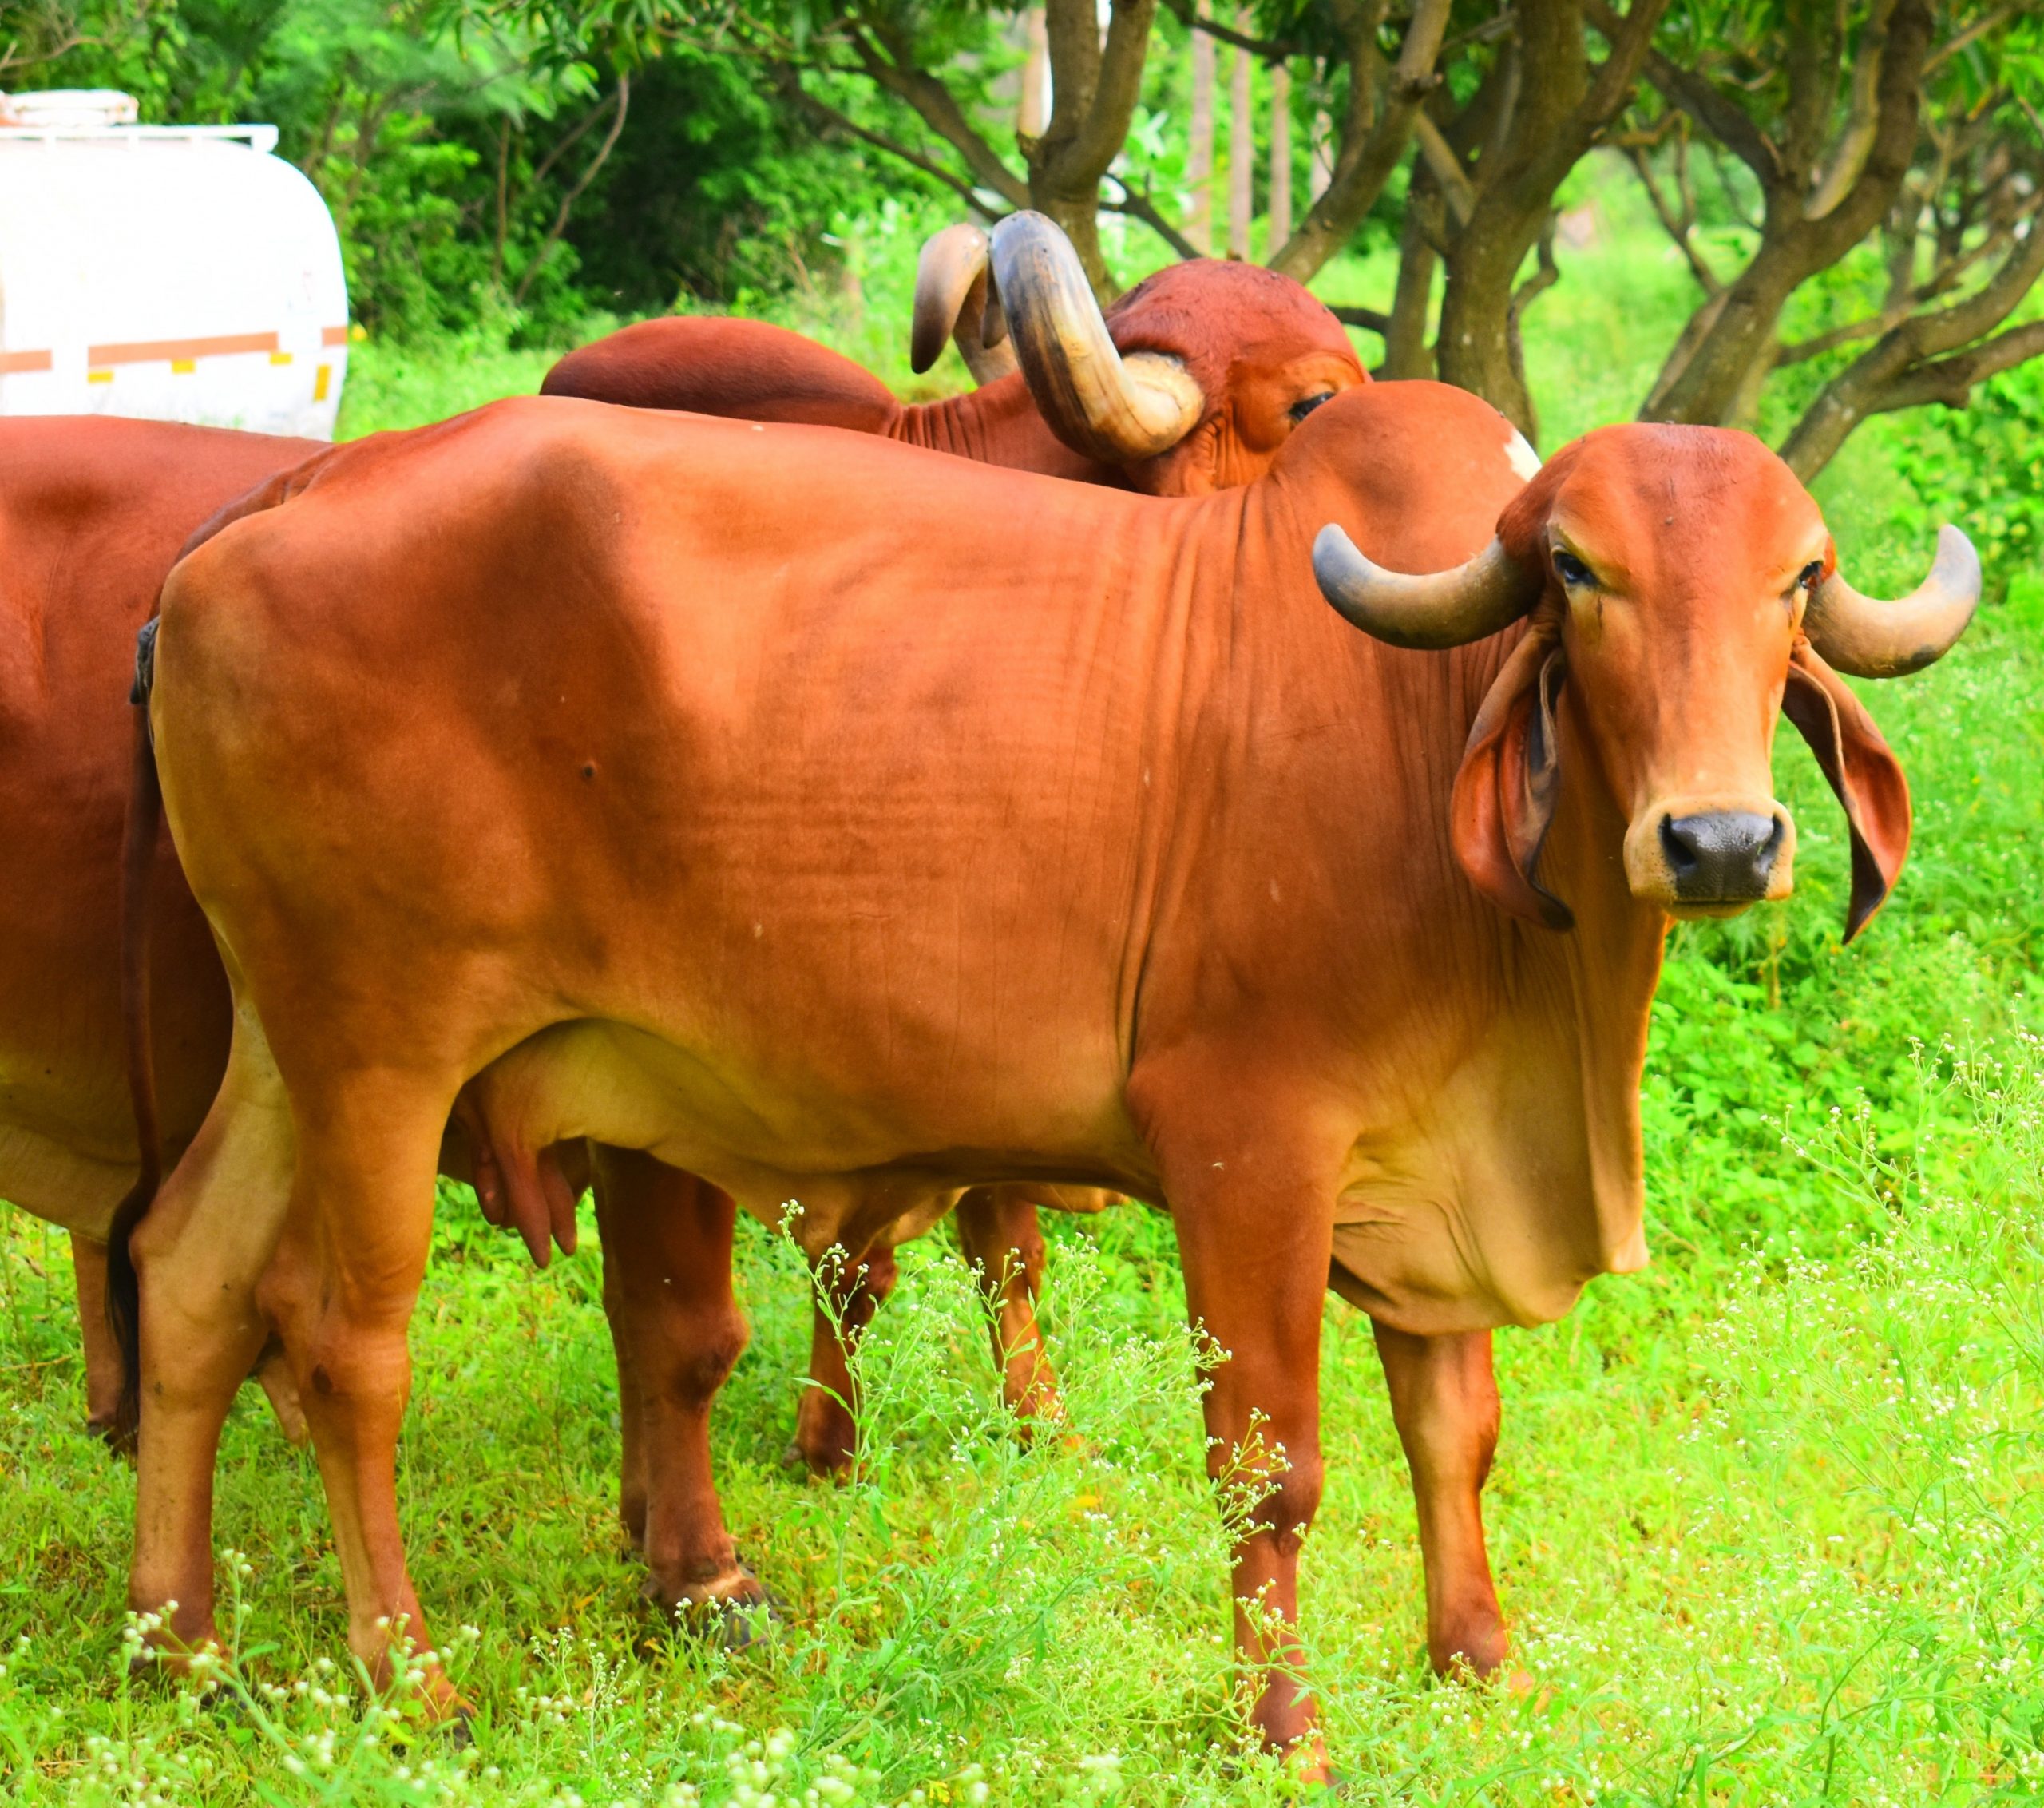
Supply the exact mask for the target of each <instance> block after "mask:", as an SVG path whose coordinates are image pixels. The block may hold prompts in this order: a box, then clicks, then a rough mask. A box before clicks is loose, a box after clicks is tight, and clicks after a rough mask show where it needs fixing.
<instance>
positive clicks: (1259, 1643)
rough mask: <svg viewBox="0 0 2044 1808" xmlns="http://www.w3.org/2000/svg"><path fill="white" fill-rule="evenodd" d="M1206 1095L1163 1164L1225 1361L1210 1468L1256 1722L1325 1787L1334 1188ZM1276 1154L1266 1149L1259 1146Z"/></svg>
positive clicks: (1193, 1308) (1192, 1278)
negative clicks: (1302, 1586)
mask: <svg viewBox="0 0 2044 1808" xmlns="http://www.w3.org/2000/svg"><path fill="white" fill-rule="evenodd" d="M1215 1096H1217V1092H1216V1091H1214V1090H1205V1089H1202V1093H1201V1094H1200V1095H1199V1096H1198V1099H1197V1100H1196V1101H1195V1108H1194V1109H1193V1110H1192V1111H1190V1112H1188V1113H1187V1114H1186V1116H1187V1119H1188V1120H1189V1122H1190V1124H1191V1125H1192V1127H1193V1128H1191V1130H1190V1132H1189V1133H1188V1134H1187V1135H1186V1143H1187V1144H1188V1145H1189V1147H1187V1148H1186V1149H1185V1150H1184V1151H1183V1152H1182V1153H1181V1152H1174V1153H1177V1159H1176V1160H1169V1159H1167V1160H1165V1161H1164V1163H1163V1178H1164V1187H1165V1194H1166V1197H1167V1199H1169V1201H1170V1204H1171V1217H1172V1220H1173V1222H1174V1223H1175V1226H1176V1227H1177V1231H1178V1247H1179V1250H1180V1251H1181V1253H1182V1255H1183V1256H1184V1259H1185V1281H1186V1306H1187V1309H1188V1310H1189V1311H1190V1314H1191V1316H1192V1318H1193V1322H1194V1324H1195V1325H1198V1326H1201V1327H1202V1328H1203V1329H1204V1330H1205V1332H1206V1336H1207V1337H1208V1338H1210V1339H1211V1340H1212V1344H1213V1346H1218V1350H1221V1351H1225V1352H1226V1354H1225V1356H1224V1357H1222V1359H1221V1360H1220V1362H1219V1364H1218V1367H1217V1368H1216V1369H1215V1370H1214V1376H1213V1382H1212V1385H1211V1386H1210V1387H1209V1388H1208V1390H1207V1393H1206V1402H1205V1408H1206V1431H1207V1445H1208V1447H1207V1470H1208V1473H1209V1474H1210V1475H1211V1476H1212V1477H1213V1478H1214V1482H1215V1484H1216V1485H1217V1486H1218V1488H1219V1489H1221V1491H1222V1498H1223V1509H1224V1511H1226V1512H1227V1513H1229V1514H1230V1518H1231V1519H1234V1517H1235V1516H1236V1515H1237V1514H1238V1513H1239V1514H1240V1515H1241V1517H1240V1519H1239V1521H1237V1523H1238V1524H1239V1525H1241V1527H1242V1537H1241V1539H1240V1540H1239V1542H1238V1544H1236V1546H1235V1552H1234V1600H1235V1649H1236V1652H1237V1655H1238V1659H1239V1660H1240V1662H1241V1664H1242V1671H1243V1675H1244V1679H1245V1681H1246V1683H1247V1685H1248V1689H1249V1692H1250V1723H1251V1724H1252V1725H1253V1726H1254V1727H1255V1728H1256V1729H1257V1731H1258V1732H1259V1733H1260V1734H1261V1735H1262V1737H1263V1739H1264V1740H1265V1742H1266V1743H1267V1744H1269V1745H1270V1746H1272V1747H1279V1748H1289V1749H1290V1750H1291V1751H1292V1753H1293V1762H1294V1763H1295V1764H1296V1765H1297V1767H1298V1770H1299V1773H1300V1774H1301V1776H1302V1777H1303V1778H1305V1779H1306V1780H1309V1781H1313V1780H1317V1781H1325V1779H1326V1775H1327V1761H1326V1754H1325V1750H1324V1748H1323V1747H1322V1746H1321V1741H1320V1738H1319V1735H1318V1734H1317V1731H1315V1727H1314V1723H1315V1719H1316V1712H1315V1709H1314V1705H1313V1697H1312V1695H1311V1694H1310V1693H1309V1691H1308V1690H1307V1688H1306V1686H1305V1682H1304V1680H1303V1679H1302V1677H1301V1672H1300V1650H1299V1644H1298V1639H1297V1632H1296V1631H1295V1628H1296V1627H1297V1622H1298V1576H1299V1552H1300V1549H1301V1546H1302V1545H1303V1544H1304V1543H1305V1534H1306V1529H1307V1528H1308V1527H1309V1525H1311V1524H1312V1522H1313V1513H1314V1512H1315V1510H1316V1509H1317V1508H1318V1506H1319V1505H1320V1493H1321V1454H1320V1324H1321V1295H1322V1294H1323V1293H1324V1292H1325V1289H1326V1284H1327V1265H1328V1258H1329V1252H1330V1251H1331V1249H1332V1247H1333V1198H1334V1187H1333V1181H1332V1178H1331V1176H1316V1175H1313V1174H1311V1172H1310V1170H1309V1168H1306V1167H1305V1164H1301V1165H1300V1166H1298V1167H1294V1168H1290V1170H1289V1172H1286V1166H1285V1164H1284V1163H1283V1162H1282V1161H1281V1160H1280V1159H1272V1158H1271V1157H1270V1156H1269V1155H1267V1154H1266V1152H1265V1148H1267V1146H1268V1139H1267V1137H1265V1136H1261V1135H1259V1134H1258V1131H1259V1130H1260V1129H1261V1128H1262V1123H1264V1122H1268V1121H1269V1120H1270V1119H1271V1118H1274V1117H1276V1116H1277V1115H1278V1114H1277V1112H1275V1111H1273V1112H1270V1113H1268V1114H1263V1113H1257V1112H1254V1111H1253V1109H1252V1108H1250V1103H1249V1101H1246V1100H1235V1101H1234V1102H1235V1103H1236V1104H1238V1106H1240V1107H1242V1109H1243V1113H1244V1116H1245V1117H1246V1120H1247V1121H1246V1123H1244V1124H1241V1125H1240V1126H1239V1127H1238V1131H1237V1134H1236V1135H1235V1136H1233V1137H1230V1139H1229V1140H1226V1141H1221V1140H1219V1139H1218V1134H1217V1133H1218V1132H1225V1131H1226V1129H1227V1128H1228V1126H1227V1124H1226V1120H1225V1119H1222V1120H1220V1121H1219V1122H1218V1123H1217V1122H1215V1121H1214V1120H1215V1119H1216V1118H1217V1116H1218V1113H1216V1112H1214V1110H1213V1109H1212V1108H1211V1104H1210V1101H1211V1100H1213V1098H1214V1097H1215ZM1259 1144H1263V1145H1265V1148H1259Z"/></svg>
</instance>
